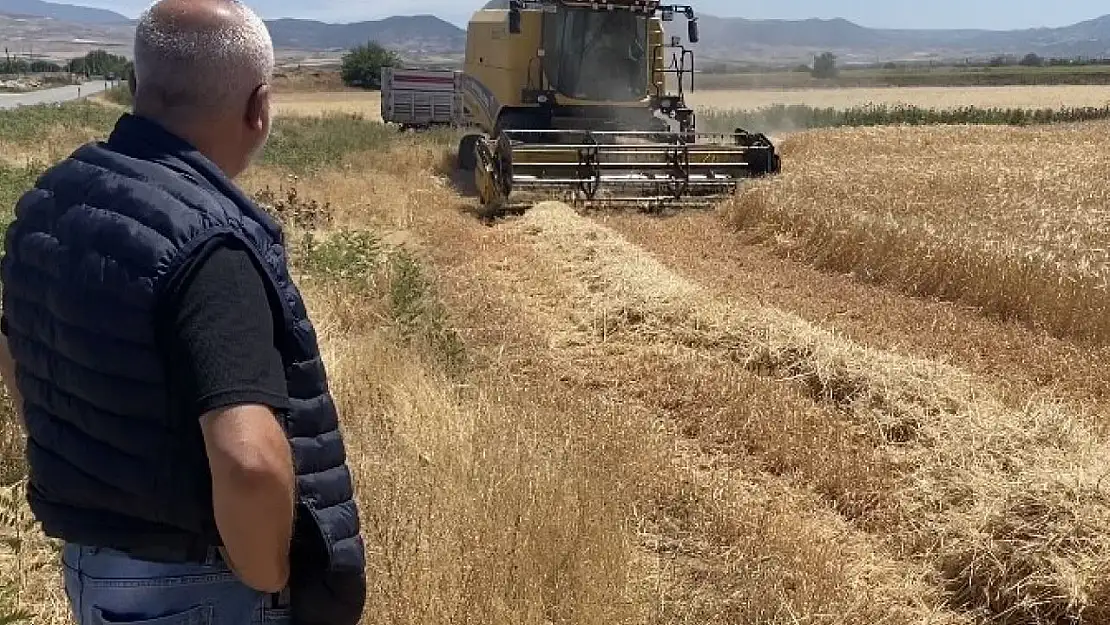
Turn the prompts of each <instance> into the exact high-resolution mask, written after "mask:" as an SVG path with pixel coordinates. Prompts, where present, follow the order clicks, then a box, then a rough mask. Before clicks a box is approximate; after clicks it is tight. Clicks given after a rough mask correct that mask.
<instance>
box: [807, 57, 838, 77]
mask: <svg viewBox="0 0 1110 625" xmlns="http://www.w3.org/2000/svg"><path fill="white" fill-rule="evenodd" d="M810 73H811V74H812V75H813V77H814V78H836V75H837V69H836V55H835V54H833V53H832V52H822V53H821V54H819V55H817V56H815V57H813V71H811V72H810Z"/></svg>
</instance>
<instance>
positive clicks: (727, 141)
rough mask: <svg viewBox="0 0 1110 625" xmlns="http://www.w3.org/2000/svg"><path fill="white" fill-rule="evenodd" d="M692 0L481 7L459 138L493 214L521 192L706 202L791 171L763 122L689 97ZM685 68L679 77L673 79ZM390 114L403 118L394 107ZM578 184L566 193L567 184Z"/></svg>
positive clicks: (535, 1) (616, 200)
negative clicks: (683, 30) (671, 84)
mask: <svg viewBox="0 0 1110 625" xmlns="http://www.w3.org/2000/svg"><path fill="white" fill-rule="evenodd" d="M676 15H683V16H685V18H686V20H687V25H688V34H689V40H690V42H691V43H697V41H698V22H697V17H696V16H695V15H694V10H693V8H692V7H690V6H687V5H663V4H660V2H659V0H611V1H607V2H593V1H584V0H492V1H491V2H489V3H488V4H486V5H485V6H484V7H483V8H482V9H480V10H478V11H477V12H476V13H475V14H474V16H473V17H472V18H471V20H470V23H469V25H468V28H467V42H466V61H465V66H464V69H463V71H461V72H444V73H443V75H444V78H443V79H444V80H445V81H446V80H448V78H447V76H451V80H454V81H455V82H457V84H458V89H459V90H460V91H461V94H462V98H461V116H460V118H459V120H458V122H457V123H456V125H458V126H464V127H472V128H475V129H476V130H477V131H478V132H476V133H473V134H468V135H466V136H465V137H464V138H463V139H462V141H461V143H460V145H459V157H458V159H459V160H458V165H459V168H460V169H463V170H465V171H473V172H474V182H475V185H476V187H477V190H478V195H479V198H480V199H481V202H482V206H483V213H484V214H485V215H487V216H493V215H497V214H499V213H502V212H507V211H510V210H514V209H517V208H520V207H522V206H524V207H526V206H527V205H528V204H530V203H531V200H534V199H536V198H529V199H525V200H524V201H523V202H518V201H516V200H519V199H521V197H520V196H521V195H522V193H521V192H525V195H531V194H530V193H527V192H530V191H539V192H540V193H541V197H550V195H546V196H543V195H542V194H551V193H552V192H554V193H555V194H556V197H555V198H553V199H566V200H568V201H569V202H571V203H573V204H587V205H591V206H596V205H608V204H638V205H641V206H643V207H645V208H656V209H657V208H663V207H666V206H692V205H706V204H707V203H709V202H710V201H712V200H714V199H719V198H721V197H726V196H729V195H732V194H733V193H734V192H735V190H736V188H737V186H738V185H739V184H740V182H741V181H742V180H743V179H745V178H752V177H758V176H764V175H768V174H775V173H778V172H779V170H780V160H779V155H778V154H777V153H776V152H775V146H774V145H773V144H772V142H771V141H770V140H769V139H768V138H767V137H766V136H764V135H763V134H754V133H749V132H747V131H745V130H743V129H736V130H735V131H733V132H732V133H721V134H708V133H701V132H698V131H697V130H696V125H695V114H694V111H693V110H692V109H690V108H689V107H688V106H687V105H686V100H685V89H686V87H685V85H686V82H687V80H689V82H690V86H691V88H692V86H693V76H694V54H693V51H691V50H689V49H687V48H686V47H685V46H684V45H683V44H682V42H681V38H680V37H670V39H669V41H668V40H667V36H666V33H665V32H664V23H666V22H671V21H674V19H675V16H676ZM668 76H671V77H673V80H674V81H675V83H676V86H677V90H676V91H675V92H671V91H670V90H668V88H667V78H668ZM387 121H389V120H388V119H387ZM568 195H569V196H570V197H566V196H568Z"/></svg>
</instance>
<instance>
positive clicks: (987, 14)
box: [56, 0, 1110, 30]
mask: <svg viewBox="0 0 1110 625" xmlns="http://www.w3.org/2000/svg"><path fill="white" fill-rule="evenodd" d="M56 1H66V0H56ZM68 1H69V2H72V3H73V4H83V5H87V6H97V7H101V8H105V9H112V10H115V11H118V12H120V13H123V14H125V15H127V16H129V17H134V16H135V15H137V14H138V12H139V11H141V10H142V9H143V8H144V7H145V6H146V5H147V4H148V1H147V0H68ZM247 2H248V3H249V4H250V5H251V6H253V7H254V8H255V10H257V11H258V12H259V13H261V14H262V16H263V17H265V18H267V19H270V18H275V17H305V18H312V19H320V20H325V21H336V22H350V21H359V20H367V19H378V18H381V17H387V16H389V15H412V14H415V13H433V14H436V15H439V16H440V17H442V18H444V19H446V20H448V21H451V22H455V23H457V24H463V23H465V22H466V19H467V17H468V16H469V14H470V13H471V12H472V11H473V10H474V8H476V7H478V6H481V4H483V2H481V1H478V2H472V1H467V0H314V1H313V2H305V1H304V0H247ZM690 4H693V5H694V6H695V8H696V9H697V10H699V11H702V12H704V13H711V14H715V15H727V16H736V17H750V18H782V19H803V18H807V17H823V18H831V17H843V18H846V19H849V20H852V21H854V22H856V23H859V24H862V25H864V26H873V27H890V28H990V29H1000V30H1001V29H1010V28H1027V27H1035V26H1065V25H1067V24H1072V23H1074V22H1078V21H1082V20H1085V19H1090V18H1093V17H1098V16H1099V15H1103V14H1107V13H1110V3H1107V2H1106V0H1099V1H1098V2H1096V1H1095V0H1062V1H1057V2H1046V1H1045V0H931V1H930V2H929V3H927V6H928V9H927V11H926V10H922V9H921V8H919V7H915V6H912V5H911V3H910V2H908V0H886V1H882V0H778V1H777V2H754V1H751V0H693V1H692V2H690ZM913 4H916V3H913ZM1000 5H1001V6H1005V9H1004V10H1000Z"/></svg>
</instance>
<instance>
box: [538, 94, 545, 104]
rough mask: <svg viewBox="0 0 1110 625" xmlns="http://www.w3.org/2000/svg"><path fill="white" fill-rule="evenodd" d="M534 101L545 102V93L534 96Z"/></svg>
mask: <svg viewBox="0 0 1110 625" xmlns="http://www.w3.org/2000/svg"><path fill="white" fill-rule="evenodd" d="M536 102H539V103H540V104H547V96H546V95H539V96H537V97H536Z"/></svg>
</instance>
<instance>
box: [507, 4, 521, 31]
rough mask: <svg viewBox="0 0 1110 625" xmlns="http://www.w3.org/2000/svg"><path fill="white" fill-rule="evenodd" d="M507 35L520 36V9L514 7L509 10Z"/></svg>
mask: <svg viewBox="0 0 1110 625" xmlns="http://www.w3.org/2000/svg"><path fill="white" fill-rule="evenodd" d="M509 34H511V35H519V34H520V9H518V8H516V7H515V6H514V7H513V8H511V9H509Z"/></svg>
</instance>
